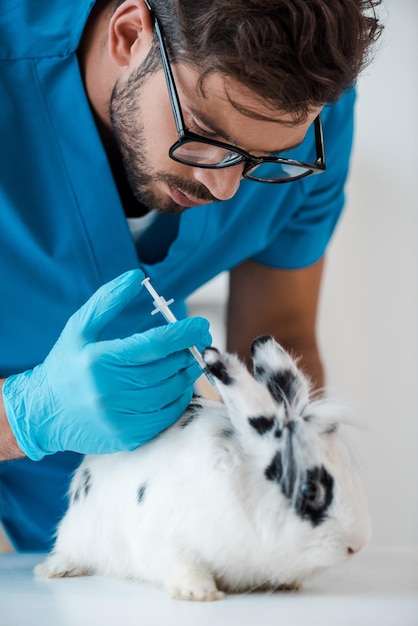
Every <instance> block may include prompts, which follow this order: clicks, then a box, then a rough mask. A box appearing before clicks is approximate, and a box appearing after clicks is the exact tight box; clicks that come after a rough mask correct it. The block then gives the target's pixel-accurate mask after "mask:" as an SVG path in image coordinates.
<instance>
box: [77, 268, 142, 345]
mask: <svg viewBox="0 0 418 626" xmlns="http://www.w3.org/2000/svg"><path fill="white" fill-rule="evenodd" d="M143 278H144V273H143V272H142V271H141V270H139V269H134V270H129V271H128V272H125V273H124V274H121V275H120V276H118V277H117V278H115V279H114V280H111V281H110V282H108V283H106V284H105V285H102V286H101V287H100V288H99V289H98V290H97V291H96V292H95V293H94V294H93V295H92V296H91V298H89V300H87V302H86V303H85V304H84V305H83V306H82V307H81V308H80V309H79V310H78V311H76V313H74V315H73V316H72V317H71V318H70V319H69V321H68V323H67V326H66V328H65V331H67V332H78V333H82V334H83V337H84V338H85V339H87V340H89V341H93V340H95V339H96V338H97V337H98V336H99V334H100V332H101V331H102V330H103V328H104V327H105V326H106V324H107V323H108V322H110V320H112V319H113V318H114V317H116V315H117V314H118V313H120V311H122V310H123V309H124V307H125V306H126V305H127V304H128V302H130V301H131V300H132V299H133V298H134V297H135V296H136V295H137V294H138V293H139V292H140V291H141V289H142V285H141V281H142V280H143Z"/></svg>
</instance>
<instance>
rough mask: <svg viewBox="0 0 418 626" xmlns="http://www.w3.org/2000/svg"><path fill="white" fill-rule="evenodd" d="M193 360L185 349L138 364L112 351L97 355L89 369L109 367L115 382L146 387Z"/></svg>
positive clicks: (170, 374)
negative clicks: (156, 359)
mask: <svg viewBox="0 0 418 626" xmlns="http://www.w3.org/2000/svg"><path fill="white" fill-rule="evenodd" d="M91 348H92V350H93V351H94V350H95V348H96V344H92V345H91ZM195 362H196V361H195V359H194V357H193V356H192V354H191V353H190V351H189V350H187V349H186V350H181V351H180V352H174V353H173V354H169V355H168V356H167V357H165V358H164V359H161V360H160V361H153V362H152V363H140V364H138V363H136V362H135V361H130V360H129V361H126V360H125V359H124V358H120V357H119V356H118V355H115V354H114V353H113V352H112V353H109V352H105V353H101V354H100V355H99V356H98V357H97V359H96V361H95V364H92V365H91V369H92V371H94V370H96V368H100V369H102V370H103V369H109V371H112V374H111V377H112V380H113V381H114V382H115V381H116V379H118V380H119V381H120V382H121V383H122V384H123V385H125V386H126V385H134V386H138V385H139V386H140V387H148V386H152V385H158V384H160V383H161V382H162V381H164V380H166V379H167V378H171V377H172V376H174V375H175V374H177V373H178V372H179V371H180V370H183V369H186V368H187V367H190V366H191V365H193V364H194V363H195Z"/></svg>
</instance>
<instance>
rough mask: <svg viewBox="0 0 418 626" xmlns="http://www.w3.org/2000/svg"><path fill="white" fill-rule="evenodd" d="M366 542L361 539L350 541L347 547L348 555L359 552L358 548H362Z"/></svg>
mask: <svg viewBox="0 0 418 626" xmlns="http://www.w3.org/2000/svg"><path fill="white" fill-rule="evenodd" d="M366 544H367V541H365V540H361V539H359V540H357V541H352V542H351V544H350V545H349V546H348V548H347V554H348V556H352V555H354V554H357V553H358V552H360V550H362V549H363V548H364V547H365V546H366Z"/></svg>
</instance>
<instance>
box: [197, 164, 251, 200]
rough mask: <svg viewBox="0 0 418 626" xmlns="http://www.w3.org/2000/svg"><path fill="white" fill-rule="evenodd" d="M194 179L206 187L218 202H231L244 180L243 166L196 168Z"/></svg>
mask: <svg viewBox="0 0 418 626" xmlns="http://www.w3.org/2000/svg"><path fill="white" fill-rule="evenodd" d="M194 170H195V171H194V178H195V180H196V181H198V182H199V183H201V184H202V185H204V186H205V187H206V188H207V189H208V190H209V191H210V193H211V194H212V195H213V196H214V197H215V198H216V199H217V200H229V199H230V198H232V197H233V196H234V195H235V194H236V192H237V191H238V187H239V185H240V182H241V179H242V178H243V176H242V172H243V165H242V164H239V165H232V166H231V167H223V168H218V169H207V168H199V167H196V168H194Z"/></svg>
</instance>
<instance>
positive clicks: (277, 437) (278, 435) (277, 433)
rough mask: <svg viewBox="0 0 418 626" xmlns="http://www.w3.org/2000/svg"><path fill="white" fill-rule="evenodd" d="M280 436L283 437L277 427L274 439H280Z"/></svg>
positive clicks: (281, 431)
mask: <svg viewBox="0 0 418 626" xmlns="http://www.w3.org/2000/svg"><path fill="white" fill-rule="evenodd" d="M282 435H283V430H282V429H281V428H280V426H278V427H277V428H276V430H275V431H274V436H275V437H276V439H280V437H281V436H282Z"/></svg>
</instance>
